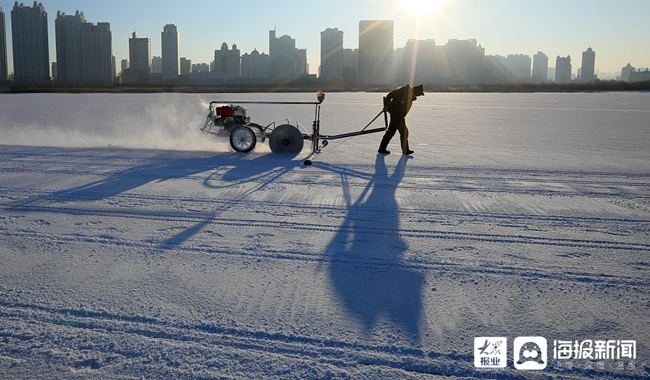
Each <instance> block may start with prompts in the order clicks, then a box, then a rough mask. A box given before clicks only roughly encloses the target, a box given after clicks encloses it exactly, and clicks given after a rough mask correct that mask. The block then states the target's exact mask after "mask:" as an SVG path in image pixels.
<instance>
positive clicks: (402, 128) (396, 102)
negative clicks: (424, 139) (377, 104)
mask: <svg viewBox="0 0 650 380" xmlns="http://www.w3.org/2000/svg"><path fill="white" fill-rule="evenodd" d="M418 96H424V88H423V86H422V85H419V86H415V87H412V86H411V85H409V84H407V85H406V86H404V87H400V88H398V89H397V90H395V91H392V92H390V93H389V94H388V95H386V97H385V98H384V109H386V110H387V111H388V113H389V114H390V123H389V124H388V129H387V130H386V133H385V134H384V138H382V139H381V143H380V144H379V151H378V153H379V154H389V153H390V152H389V151H387V150H386V148H387V147H388V143H389V142H390V139H392V138H393V136H395V132H396V131H399V135H400V142H401V144H402V154H406V155H410V154H413V151H412V150H411V149H409V142H408V138H409V130H408V128H407V127H406V114H407V113H409V110H410V109H411V105H412V104H413V101H414V100H416V99H417V97H418Z"/></svg>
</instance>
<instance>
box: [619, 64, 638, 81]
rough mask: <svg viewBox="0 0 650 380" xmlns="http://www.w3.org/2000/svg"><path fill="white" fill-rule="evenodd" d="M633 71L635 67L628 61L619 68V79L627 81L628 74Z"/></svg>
mask: <svg viewBox="0 0 650 380" xmlns="http://www.w3.org/2000/svg"><path fill="white" fill-rule="evenodd" d="M635 71H636V69H635V68H634V66H632V65H630V63H629V62H628V64H627V66H625V67H623V68H622V69H621V80H622V81H623V82H627V81H628V79H629V77H630V74H631V73H633V72H635Z"/></svg>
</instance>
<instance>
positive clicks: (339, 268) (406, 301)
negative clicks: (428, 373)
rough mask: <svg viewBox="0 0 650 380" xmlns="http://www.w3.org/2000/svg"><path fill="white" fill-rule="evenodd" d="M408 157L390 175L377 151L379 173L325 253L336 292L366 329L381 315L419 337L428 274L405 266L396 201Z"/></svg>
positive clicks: (370, 329) (403, 331)
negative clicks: (424, 289) (423, 290)
mask: <svg viewBox="0 0 650 380" xmlns="http://www.w3.org/2000/svg"><path fill="white" fill-rule="evenodd" d="M407 160H408V158H407V157H406V156H403V157H402V158H401V159H400V161H399V163H398V164H397V166H396V167H395V171H394V172H393V174H392V175H391V176H389V175H388V169H387V168H386V164H385V162H384V156H383V155H378V156H377V160H376V161H375V174H374V175H373V176H372V178H371V179H370V181H369V183H368V185H367V186H366V188H365V190H364V191H363V194H362V195H361V196H360V197H359V198H358V199H357V200H356V201H355V202H354V203H352V204H350V205H349V208H348V214H347V217H346V219H345V221H344V222H343V224H342V225H341V227H340V228H339V230H338V232H337V233H336V235H335V236H334V238H333V239H332V241H331V242H330V243H329V245H328V247H327V250H326V255H327V258H328V271H329V277H330V280H331V283H332V286H333V288H334V291H335V293H336V295H337V296H338V297H339V299H340V300H341V301H342V303H343V305H344V306H345V307H346V308H347V310H348V311H349V312H350V313H351V314H352V315H353V316H354V317H355V318H357V319H358V320H359V321H360V322H361V323H362V324H363V327H364V329H365V331H366V333H370V332H371V331H372V329H373V328H374V327H375V325H376V324H377V323H378V322H379V321H381V320H382V318H383V319H384V321H386V322H389V323H393V324H395V325H397V327H398V328H399V329H400V330H401V331H402V335H404V336H406V337H407V338H410V339H411V340H413V341H415V342H418V341H419V340H420V326H421V319H422V286H423V282H424V277H423V275H422V274H421V273H419V272H417V271H415V270H411V269H408V268H406V267H405V266H403V265H402V255H403V253H404V252H405V251H406V250H407V248H408V245H407V243H406V242H405V241H404V239H402V238H401V237H400V236H399V230H400V226H399V207H398V205H397V201H396V200H395V191H396V189H397V186H398V185H399V183H400V181H401V180H402V177H403V176H404V171H405V169H406V163H407ZM368 193H369V194H368Z"/></svg>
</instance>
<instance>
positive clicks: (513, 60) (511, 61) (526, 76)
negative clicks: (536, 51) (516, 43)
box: [506, 54, 531, 82]
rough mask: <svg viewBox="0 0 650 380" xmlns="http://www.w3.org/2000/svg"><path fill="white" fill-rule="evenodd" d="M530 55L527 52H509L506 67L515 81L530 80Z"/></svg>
mask: <svg viewBox="0 0 650 380" xmlns="http://www.w3.org/2000/svg"><path fill="white" fill-rule="evenodd" d="M530 64H531V60H530V56H529V55H525V54H508V56H507V57H506V68H507V69H508V71H509V72H510V75H512V78H513V80H514V81H515V82H522V81H523V82H526V81H528V80H530Z"/></svg>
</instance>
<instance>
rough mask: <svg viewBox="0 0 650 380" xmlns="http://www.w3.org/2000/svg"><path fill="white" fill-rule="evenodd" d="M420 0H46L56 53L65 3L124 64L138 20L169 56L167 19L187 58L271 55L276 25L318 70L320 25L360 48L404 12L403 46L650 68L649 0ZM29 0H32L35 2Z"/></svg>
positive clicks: (399, 27)
mask: <svg viewBox="0 0 650 380" xmlns="http://www.w3.org/2000/svg"><path fill="white" fill-rule="evenodd" d="M417 2H418V1H417V0H410V1H409V0H346V1H343V0H323V1H309V2H306V1H289V0H274V1H269V0H260V1H246V0H244V1H239V2H237V1H221V0H186V1H178V0H155V1H154V0H151V1H149V0H111V1H106V0H42V3H43V5H44V6H45V10H46V11H47V13H48V25H49V33H50V35H49V38H50V57H51V60H55V59H56V50H55V43H54V41H55V34H54V19H55V18H56V13H57V10H61V11H62V12H65V13H66V14H74V13H75V11H76V10H77V9H78V10H80V11H83V12H84V14H85V16H86V20H87V21H88V22H92V23H97V22H110V24H111V30H112V32H113V54H114V55H115V57H116V60H117V63H118V71H119V62H120V61H121V60H122V59H125V58H128V39H129V37H130V36H131V33H132V32H133V30H134V28H135V29H136V30H137V32H138V36H139V37H148V38H151V50H152V55H153V56H160V55H161V47H160V44H161V41H160V33H161V32H162V30H163V26H164V25H165V24H168V23H170V22H171V23H172V24H176V25H177V26H178V30H179V33H180V52H181V56H182V57H187V58H189V59H191V60H192V63H209V62H210V61H212V60H213V57H214V50H216V49H219V48H220V47H221V44H222V43H223V42H226V43H228V46H229V47H231V46H232V44H236V45H237V47H238V48H239V49H240V50H241V52H242V54H244V53H250V52H251V51H252V50H253V49H254V48H257V50H258V51H259V52H265V53H267V54H268V50H269V47H268V46H269V45H268V31H269V30H271V29H274V28H275V29H276V30H277V35H278V37H279V36H281V35H285V34H287V35H289V36H291V37H292V38H294V39H295V40H296V47H298V48H306V49H307V59H308V63H309V69H310V72H311V73H317V72H318V66H319V63H320V32H322V31H323V30H325V29H326V28H338V29H339V30H342V31H343V32H344V42H343V43H344V47H346V48H357V47H358V31H359V21H360V20H383V19H390V20H395V44H394V47H395V48H398V47H403V46H404V45H405V43H406V41H407V40H408V39H412V38H417V39H435V40H436V43H437V44H438V45H444V44H445V43H446V42H447V41H448V40H449V39H470V38H472V39H476V40H477V41H478V43H479V44H480V45H482V46H483V47H484V48H485V54H487V55H496V54H499V55H508V54H526V55H530V56H531V57H532V56H533V55H534V54H535V53H536V52H537V51H543V52H544V53H545V54H546V55H547V56H548V57H549V66H555V58H556V57H557V56H558V55H561V56H567V55H570V56H571V58H572V64H573V71H574V72H575V71H576V70H577V68H579V67H580V65H581V61H582V52H583V51H585V50H586V49H587V48H588V47H591V48H592V49H593V50H594V51H595V52H596V69H597V70H599V71H600V72H601V73H607V72H609V73H613V72H617V71H620V69H621V67H623V66H625V65H626V64H627V63H628V62H629V63H631V64H632V66H635V67H637V68H639V67H650V44H649V43H648V36H649V35H650V22H648V15H650V0H616V1H614V0H428V1H426V0H425V1H420V3H423V4H429V5H430V4H436V5H437V7H430V6H429V7H428V8H433V9H422V8H420V10H419V11H416V10H415V9H414V8H417ZM13 5H14V1H8V0H0V7H2V9H3V11H4V13H5V19H6V22H7V39H8V47H7V50H8V53H9V61H10V62H9V63H10V66H13V64H12V54H11V9H12V8H13ZM25 5H29V6H31V5H33V1H26V2H25Z"/></svg>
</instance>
